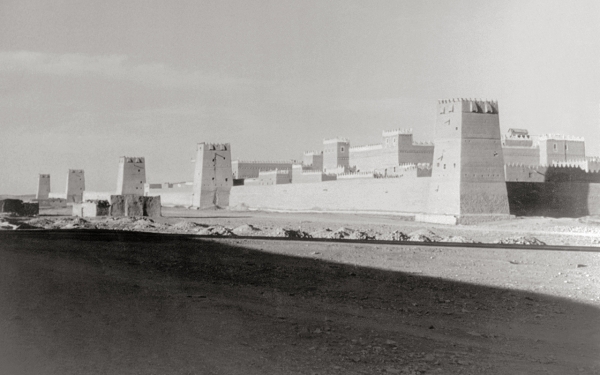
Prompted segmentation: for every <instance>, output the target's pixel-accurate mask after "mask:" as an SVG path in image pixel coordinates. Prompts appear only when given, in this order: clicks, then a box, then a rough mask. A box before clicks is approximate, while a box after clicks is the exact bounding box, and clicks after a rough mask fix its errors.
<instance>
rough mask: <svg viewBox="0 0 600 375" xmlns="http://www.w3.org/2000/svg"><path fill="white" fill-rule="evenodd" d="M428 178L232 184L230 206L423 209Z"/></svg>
mask: <svg viewBox="0 0 600 375" xmlns="http://www.w3.org/2000/svg"><path fill="white" fill-rule="evenodd" d="M429 180H430V179H429V178H407V179H403V178H382V179H367V180H362V179H357V180H337V181H327V182H320V183H313V184H293V183H292V184H286V185H268V186H234V187H232V188H231V195H230V197H229V206H230V207H233V208H235V207H249V208H257V209H281V210H324V211H381V212H424V211H425V209H426V207H427V194H428V192H429Z"/></svg>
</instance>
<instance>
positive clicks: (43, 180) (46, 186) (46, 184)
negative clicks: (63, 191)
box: [35, 174, 50, 199]
mask: <svg viewBox="0 0 600 375" xmlns="http://www.w3.org/2000/svg"><path fill="white" fill-rule="evenodd" d="M49 196H50V175H49V174H40V175H39V176H38V189H37V193H36V194H35V198H36V199H48V198H49Z"/></svg>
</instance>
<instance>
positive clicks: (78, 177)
mask: <svg viewBox="0 0 600 375" xmlns="http://www.w3.org/2000/svg"><path fill="white" fill-rule="evenodd" d="M84 190H85V176H84V174H83V169H69V173H68V174H67V192H66V199H67V203H81V201H82V200H83V191H84Z"/></svg>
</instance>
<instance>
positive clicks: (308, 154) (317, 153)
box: [304, 150, 323, 156]
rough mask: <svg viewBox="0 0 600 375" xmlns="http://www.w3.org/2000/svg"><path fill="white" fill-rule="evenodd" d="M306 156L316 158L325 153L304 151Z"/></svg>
mask: <svg viewBox="0 0 600 375" xmlns="http://www.w3.org/2000/svg"><path fill="white" fill-rule="evenodd" d="M304 155H306V156H315V155H323V151H316V150H313V151H304Z"/></svg>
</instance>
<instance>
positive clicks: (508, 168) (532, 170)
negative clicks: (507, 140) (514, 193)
mask: <svg viewBox="0 0 600 375" xmlns="http://www.w3.org/2000/svg"><path fill="white" fill-rule="evenodd" d="M547 170H548V167H543V166H527V165H505V166H504V174H505V180H506V182H516V181H524V182H544V179H545V178H546V171H547Z"/></svg>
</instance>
